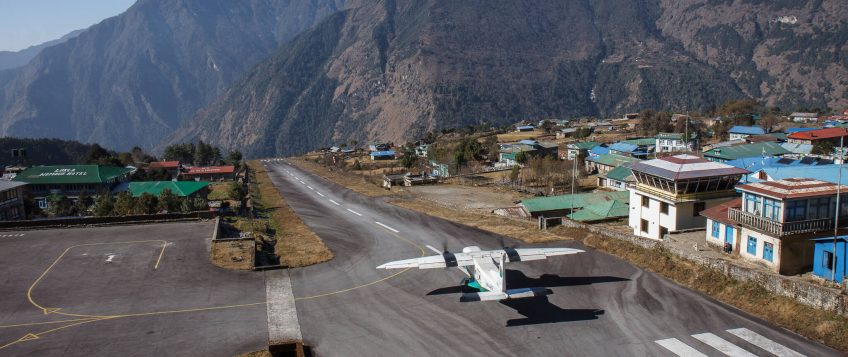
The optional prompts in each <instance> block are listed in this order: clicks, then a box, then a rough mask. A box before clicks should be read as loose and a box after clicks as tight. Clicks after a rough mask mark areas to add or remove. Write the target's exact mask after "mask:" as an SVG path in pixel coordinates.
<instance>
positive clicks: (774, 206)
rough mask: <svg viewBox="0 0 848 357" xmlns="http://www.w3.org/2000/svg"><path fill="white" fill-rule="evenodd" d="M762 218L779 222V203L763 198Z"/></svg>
mask: <svg viewBox="0 0 848 357" xmlns="http://www.w3.org/2000/svg"><path fill="white" fill-rule="evenodd" d="M763 217H766V218H769V219H773V220H775V221H779V220H780V201H778V200H774V199H771V198H763Z"/></svg>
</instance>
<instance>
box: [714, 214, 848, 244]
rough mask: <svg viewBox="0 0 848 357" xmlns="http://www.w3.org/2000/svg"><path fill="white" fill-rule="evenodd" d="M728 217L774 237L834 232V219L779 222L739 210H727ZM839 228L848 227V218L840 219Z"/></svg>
mask: <svg viewBox="0 0 848 357" xmlns="http://www.w3.org/2000/svg"><path fill="white" fill-rule="evenodd" d="M727 217H728V218H730V219H731V220H732V221H734V222H736V223H738V224H740V225H742V226H745V227H747V228H751V229H753V230H756V231H758V232H761V233H765V234H768V235H770V236H772V237H783V236H788V235H792V234H803V233H814V232H821V231H828V230H831V231H832V230H833V224H834V222H833V218H822V219H811V220H807V221H795V222H784V223H781V222H778V221H774V220H771V219H768V218H765V217H760V216H755V215H754V214H751V213H748V212H745V211H742V210H740V209H738V208H730V209H728V210H727ZM839 226H840V227H846V226H848V217H845V218H840V219H839Z"/></svg>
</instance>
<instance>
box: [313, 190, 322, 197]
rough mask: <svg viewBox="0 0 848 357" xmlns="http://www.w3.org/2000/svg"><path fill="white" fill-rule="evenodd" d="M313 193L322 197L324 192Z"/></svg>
mask: <svg viewBox="0 0 848 357" xmlns="http://www.w3.org/2000/svg"><path fill="white" fill-rule="evenodd" d="M315 193H317V194H318V196H321V197H324V194H323V193H321V192H318V191H315Z"/></svg>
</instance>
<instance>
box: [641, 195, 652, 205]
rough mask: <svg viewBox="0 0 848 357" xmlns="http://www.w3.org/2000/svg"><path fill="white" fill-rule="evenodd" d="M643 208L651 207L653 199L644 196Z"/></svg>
mask: <svg viewBox="0 0 848 357" xmlns="http://www.w3.org/2000/svg"><path fill="white" fill-rule="evenodd" d="M642 207H651V199H650V198H648V196H642Z"/></svg>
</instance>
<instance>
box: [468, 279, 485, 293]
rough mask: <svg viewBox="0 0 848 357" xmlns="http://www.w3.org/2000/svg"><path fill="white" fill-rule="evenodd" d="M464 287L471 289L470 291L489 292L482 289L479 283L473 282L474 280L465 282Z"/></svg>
mask: <svg viewBox="0 0 848 357" xmlns="http://www.w3.org/2000/svg"><path fill="white" fill-rule="evenodd" d="M465 286H467V287H469V288H472V289H475V290H477V291H489V290H486V289H484V288H483V287H482V286H480V283H478V282H477V280H474V279H467V280H465Z"/></svg>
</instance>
